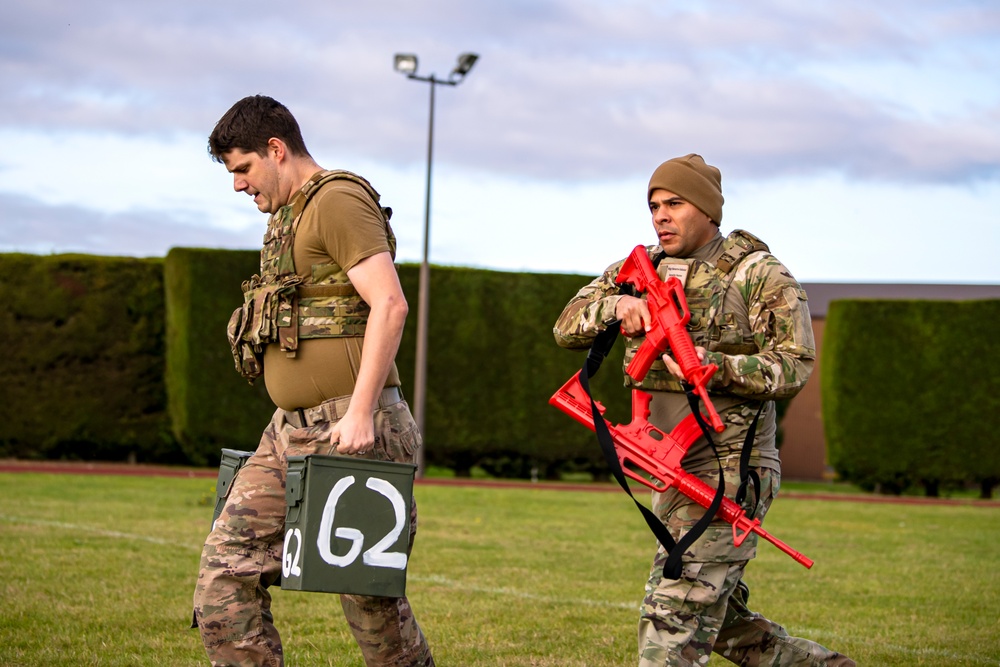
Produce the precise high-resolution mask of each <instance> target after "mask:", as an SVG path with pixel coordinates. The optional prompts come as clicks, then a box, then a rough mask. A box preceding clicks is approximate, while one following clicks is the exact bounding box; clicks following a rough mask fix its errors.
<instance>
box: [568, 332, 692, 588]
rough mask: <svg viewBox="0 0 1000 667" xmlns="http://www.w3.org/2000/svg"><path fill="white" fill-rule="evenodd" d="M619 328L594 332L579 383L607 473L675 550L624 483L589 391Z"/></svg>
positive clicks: (673, 576) (674, 575) (677, 574)
mask: <svg viewBox="0 0 1000 667" xmlns="http://www.w3.org/2000/svg"><path fill="white" fill-rule="evenodd" d="M620 328H621V320H616V321H615V322H612V323H611V324H610V325H608V328H607V329H605V330H604V331H602V332H601V333H599V334H597V338H595V339H594V344H593V345H592V346H591V348H590V352H588V353H587V359H586V361H584V362H583V368H582V369H580V386H582V387H583V390H584V391H585V392H587V398H589V399H590V410H591V413H592V414H593V417H594V432H595V433H596V434H597V442H598V444H600V446H601V451H602V452H603V453H604V460H605V461H607V463H608V467H609V468H611V474H613V475H614V477H615V480H617V482H618V484H619V486H621V487H622V490H624V491H625V493H627V494H628V495H629V498H631V499H632V502H633V503H635V506H636V507H637V508H638V509H639V512H640V513H641V514H642V518H643V519H645V520H646V525H648V526H649V529H650V530H651V531H652V532H653V535H655V536H656V539H657V540H659V542H660V544H662V545H663V548H664V549H666V551H667V552H668V553H672V552H674V551H675V549H674V547H675V546H676V545H677V543H676V542H674V538H673V537H672V536H671V535H670V531H668V530H667V527H666V526H664V525H663V522H662V521H660V518H659V517H658V516H656V514H655V513H654V512H653V511H652V510H650V509H649V508H648V507H646V506H645V505H643V504H642V503H640V502H639V501H638V500H637V499H636V497H635V496H634V495H632V489H630V488H629V486H628V480H627V478H626V477H625V472H624V471H623V470H622V464H621V461H619V460H618V454H617V453H616V452H615V443H614V440H613V439H612V437H611V431H609V430H608V424H607V422H605V421H604V416H603V415H602V414H601V412H600V410H598V409H597V403H595V402H594V397H593V396H592V395H591V393H590V378H591V377H592V376H593V375H596V374H597V371H598V369H599V368H600V367H601V363H602V362H603V361H604V358H605V357H606V356H607V355H608V352H610V351H611V348H612V347H613V346H614V343H615V340H616V339H617V338H618V331H619V329H620ZM675 569H676V572H675V571H673V570H671V571H670V572H668V571H667V568H666V566H664V568H663V576H664V577H668V578H670V579H679V578H680V576H681V572H680V565H679V564H678V565H677V567H676V568H675Z"/></svg>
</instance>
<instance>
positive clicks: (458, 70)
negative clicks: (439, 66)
mask: <svg viewBox="0 0 1000 667" xmlns="http://www.w3.org/2000/svg"><path fill="white" fill-rule="evenodd" d="M477 60H479V56H478V55H476V54H475V53H463V54H462V55H460V56H459V57H458V64H456V65H455V69H453V70H452V71H451V76H449V77H448V78H449V79H451V80H455V82H456V83H458V81H461V80H462V79H463V78H465V75H466V74H468V73H469V70H470V69H472V66H473V65H475V64H476V61H477ZM456 77H457V80H456Z"/></svg>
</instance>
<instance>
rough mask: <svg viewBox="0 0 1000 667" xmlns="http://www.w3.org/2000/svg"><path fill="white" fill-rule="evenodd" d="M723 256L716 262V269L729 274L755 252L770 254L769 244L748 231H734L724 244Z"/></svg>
mask: <svg viewBox="0 0 1000 667" xmlns="http://www.w3.org/2000/svg"><path fill="white" fill-rule="evenodd" d="M722 247H723V250H722V255H721V256H720V257H719V259H718V260H717V261H716V262H715V268H717V269H719V271H721V272H722V273H725V274H728V273H730V272H731V271H732V270H733V269H734V268H736V265H737V264H739V263H740V262H741V261H743V258H744V257H746V256H747V255H749V254H751V253H754V252H770V250H771V249H770V248H768V247H767V244H766V243H764V242H763V241H761V240H760V239H759V238H757V237H756V236H754V235H753V234H751V233H750V232H748V231H744V230H742V229H734V230H733V231H732V233H730V234H729V236H728V237H727V238H726V241H725V243H724V244H723V246H722Z"/></svg>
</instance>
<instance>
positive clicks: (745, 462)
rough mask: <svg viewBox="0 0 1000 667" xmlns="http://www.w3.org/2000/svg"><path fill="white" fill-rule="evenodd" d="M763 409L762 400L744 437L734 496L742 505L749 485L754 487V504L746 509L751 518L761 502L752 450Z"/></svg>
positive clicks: (738, 503)
mask: <svg viewBox="0 0 1000 667" xmlns="http://www.w3.org/2000/svg"><path fill="white" fill-rule="evenodd" d="M763 411H764V403H763V402H761V404H760V407H758V408H757V414H756V415H754V417H753V421H752V422H750V428H749V429H747V435H746V438H744V439H743V449H742V451H740V488H738V489H737V490H736V497H735V498H733V500H735V501H736V504H737V505H742V504H743V501H744V500H746V497H747V487H748V486H752V487H753V494H754V498H753V504H751V505H750V508H749V509H748V510H747V511H746V512H747V518H749V519H753V518H754V515H755V514H757V507H758V505H759V504H760V475H758V474H757V471H756V470H753V469H752V468H751V467H750V452H751V450H753V441H754V438H756V437H757V420H759V419H760V413H761V412H763Z"/></svg>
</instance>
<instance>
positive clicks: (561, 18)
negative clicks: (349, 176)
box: [0, 0, 1000, 284]
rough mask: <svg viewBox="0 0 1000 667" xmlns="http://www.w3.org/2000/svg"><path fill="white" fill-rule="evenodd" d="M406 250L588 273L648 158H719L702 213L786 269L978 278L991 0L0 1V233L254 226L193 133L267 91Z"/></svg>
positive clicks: (987, 208) (641, 180)
mask: <svg viewBox="0 0 1000 667" xmlns="http://www.w3.org/2000/svg"><path fill="white" fill-rule="evenodd" d="M397 52H409V53H415V54H417V55H418V56H419V58H420V68H419V72H418V73H419V74H423V75H429V74H432V73H433V74H436V75H437V76H438V77H441V78H444V77H446V76H447V75H448V73H449V72H450V71H451V68H452V67H453V65H454V63H455V59H456V57H457V56H458V54H460V53H462V52H475V53H477V54H479V56H480V59H479V62H478V63H477V64H476V66H475V68H474V69H473V70H472V72H471V73H470V74H469V76H468V77H467V78H466V80H465V81H464V82H462V83H461V85H459V86H457V87H454V88H452V87H445V86H441V87H437V89H436V108H435V109H436V113H435V116H436V118H435V142H434V171H433V194H432V208H431V219H432V231H431V250H430V258H431V262H433V263H437V264H449V265H463V266H477V267H486V268H493V269H502V270H530V271H558V272H572V273H582V274H596V273H599V272H600V271H601V270H603V269H604V267H605V266H606V265H607V264H609V263H611V262H612V261H614V260H616V259H619V258H620V257H623V256H625V255H626V254H627V253H628V251H629V250H630V249H631V248H632V247H633V246H634V245H636V244H637V243H652V242H654V241H655V238H654V237H653V235H652V232H651V227H650V223H649V216H648V212H647V210H646V204H645V200H644V197H645V191H646V183H647V181H648V178H649V175H650V173H651V172H652V170H653V169H654V168H655V167H656V166H657V165H658V164H659V163H660V162H662V161H663V160H665V159H668V158H670V157H674V156H677V155H683V154H686V153H690V152H696V153H700V154H702V155H703V156H704V157H705V158H706V159H707V160H708V162H710V163H712V164H715V165H717V166H718V167H720V169H721V170H722V173H723V186H724V191H725V196H726V205H725V209H724V211H725V212H724V218H723V221H722V228H723V231H725V232H728V231H730V230H731V229H733V228H744V229H748V230H750V231H752V232H754V233H755V234H757V235H758V236H760V237H761V238H763V239H764V240H765V241H767V242H768V243H769V245H770V246H771V248H772V251H773V252H774V253H775V254H777V255H778V256H779V257H780V258H781V259H782V260H783V261H784V262H785V263H786V264H787V265H788V266H789V268H790V269H791V271H792V272H793V273H794V274H795V275H796V276H797V277H798V278H799V279H800V280H803V281H808V282H817V281H829V282H946V283H991V284H996V283H1000V261H997V257H996V255H997V249H998V248H1000V77H998V76H997V72H998V71H1000V7H998V5H997V4H996V2H995V1H994V0H983V1H980V2H976V1H966V0H947V1H945V0H938V1H935V2H921V1H920V0H907V1H905V2H904V1H903V0H863V1H859V0H839V1H836V2H833V1H830V2H827V1H822V0H817V1H815V2H808V3H806V2H800V1H799V0H759V1H757V2H753V3H748V2H744V1H742V0H719V1H717V2H701V1H699V0H686V1H684V2H679V1H669V0H479V1H472V0H466V1H464V2H462V1H459V0H426V1H424V2H413V1H412V0H411V1H409V2H403V1H402V0H385V1H379V0H372V1H370V2H356V1H354V0H352V1H349V2H348V1H344V0H322V1H321V0H286V2H282V3H276V2H259V1H255V0H250V1H245V2H240V3H232V2H205V1H204V0H201V1H197V2H195V1H193V0H175V1H173V2H169V3H154V2H136V1H135V0H73V1H70V0H31V1H30V2H28V1H27V0H14V2H13V3H9V4H8V5H7V6H6V7H5V10H4V18H3V21H2V22H0V91H2V92H0V95H2V101H3V104H2V105H0V145H2V146H3V147H4V148H5V150H3V151H2V152H0V197H2V199H3V200H4V203H5V204H6V206H5V209H6V210H7V211H8V213H7V215H5V216H4V217H5V220H4V222H3V223H0V251H26V252H35V253H54V252H86V253H94V254H109V255H136V256H162V255H164V254H165V253H166V252H167V250H168V249H169V248H171V247H174V246H197V247H227V248H255V247H259V243H260V239H261V236H262V234H263V228H264V225H265V222H266V220H265V218H264V216H263V215H261V214H260V213H258V212H257V211H256V209H255V208H254V206H253V205H252V203H251V201H250V199H249V198H247V197H246V196H245V195H239V194H236V193H234V192H233V191H232V180H231V177H230V176H229V174H227V173H226V171H225V169H224V168H223V167H222V166H220V165H218V164H215V163H213V162H212V161H211V159H210V158H209V157H208V156H207V153H206V150H205V140H206V137H207V135H208V133H209V132H210V131H211V129H212V127H213V125H214V124H215V121H216V120H217V119H218V118H219V116H221V115H222V114H223V113H224V112H225V111H226V109H228V108H229V106H230V105H231V104H232V103H233V102H235V101H236V100H237V99H239V98H241V97H243V96H246V95H251V94H256V93H263V94H267V95H271V96H273V97H275V98H277V99H279V100H280V101H282V102H283V103H285V104H286V105H287V106H288V107H289V108H290V109H291V110H292V112H293V113H294V114H295V115H296V116H297V118H298V119H299V121H300V124H301V125H302V128H303V133H304V135H305V138H306V143H307V145H308V146H309V148H310V151H311V152H312V153H313V155H314V157H316V159H317V160H318V161H319V162H320V164H322V165H323V166H325V167H329V168H345V169H351V170H353V171H357V172H359V173H362V174H363V175H365V176H367V177H368V178H369V179H370V180H371V181H372V182H373V184H374V185H375V187H376V189H378V190H379V191H380V192H381V193H382V196H383V202H384V203H386V204H388V205H390V206H392V208H393V209H394V211H395V215H394V217H393V227H394V229H395V231H396V233H397V236H398V237H399V241H400V248H399V256H398V259H400V260H402V261H419V259H420V256H421V252H422V240H421V239H422V233H423V219H424V187H425V179H426V160H427V135H428V132H427V122H428V109H429V92H430V89H429V86H428V84H426V83H420V82H416V81H410V80H407V79H406V78H405V77H404V76H402V75H400V74H398V73H396V72H394V71H393V67H392V62H393V54H394V53H397Z"/></svg>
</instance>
